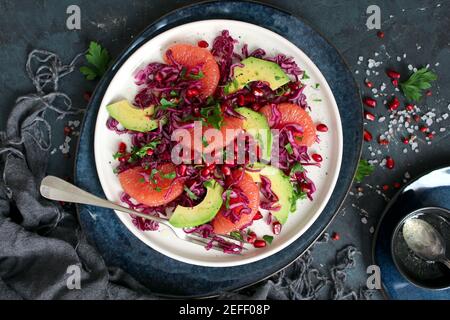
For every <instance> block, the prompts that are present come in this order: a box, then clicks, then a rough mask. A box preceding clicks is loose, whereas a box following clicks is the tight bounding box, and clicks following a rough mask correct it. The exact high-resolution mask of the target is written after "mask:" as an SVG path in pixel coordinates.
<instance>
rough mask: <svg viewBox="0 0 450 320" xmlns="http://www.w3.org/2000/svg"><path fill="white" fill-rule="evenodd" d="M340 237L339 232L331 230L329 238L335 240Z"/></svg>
mask: <svg viewBox="0 0 450 320" xmlns="http://www.w3.org/2000/svg"><path fill="white" fill-rule="evenodd" d="M340 238H341V236H340V235H339V233H337V232H333V233H332V234H331V240H333V241H337V240H339V239H340Z"/></svg>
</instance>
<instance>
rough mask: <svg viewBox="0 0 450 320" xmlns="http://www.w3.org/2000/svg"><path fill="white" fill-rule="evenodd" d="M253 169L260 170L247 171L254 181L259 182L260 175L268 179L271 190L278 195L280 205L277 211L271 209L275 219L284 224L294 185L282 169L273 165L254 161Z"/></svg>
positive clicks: (292, 196)
mask: <svg viewBox="0 0 450 320" xmlns="http://www.w3.org/2000/svg"><path fill="white" fill-rule="evenodd" d="M252 168H253V169H260V171H247V173H248V174H249V175H250V176H251V177H252V178H253V181H255V182H261V175H262V176H264V177H266V178H267V179H269V180H270V182H271V185H272V191H273V192H274V193H275V194H276V195H277V196H278V203H279V205H280V206H281V209H280V210H279V211H272V214H273V215H274V216H275V218H277V220H278V221H279V222H280V223H281V224H284V223H285V222H286V221H287V218H288V216H289V213H290V212H291V201H292V199H294V187H293V186H292V184H291V182H290V181H289V177H288V176H286V175H285V174H284V173H283V171H281V170H280V169H278V168H275V167H273V166H269V165H265V164H262V163H255V164H254V165H253V167H252Z"/></svg>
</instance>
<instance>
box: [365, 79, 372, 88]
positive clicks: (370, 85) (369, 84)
mask: <svg viewBox="0 0 450 320" xmlns="http://www.w3.org/2000/svg"><path fill="white" fill-rule="evenodd" d="M364 82H365V84H366V87H367V88H372V87H373V83H372V82H370V81H369V80H367V79H366V81H364Z"/></svg>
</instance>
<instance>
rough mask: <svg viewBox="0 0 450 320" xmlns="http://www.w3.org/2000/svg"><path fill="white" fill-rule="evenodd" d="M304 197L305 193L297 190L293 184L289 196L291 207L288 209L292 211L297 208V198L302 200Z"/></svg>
mask: <svg viewBox="0 0 450 320" xmlns="http://www.w3.org/2000/svg"><path fill="white" fill-rule="evenodd" d="M305 198H306V193H305V192H304V191H301V190H299V188H298V187H296V186H294V193H293V194H292V196H291V197H289V200H290V203H291V208H290V211H291V212H294V211H295V210H296V209H297V200H303V199H305Z"/></svg>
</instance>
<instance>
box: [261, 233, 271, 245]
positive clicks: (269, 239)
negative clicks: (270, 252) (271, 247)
mask: <svg viewBox="0 0 450 320" xmlns="http://www.w3.org/2000/svg"><path fill="white" fill-rule="evenodd" d="M263 239H264V241H266V242H267V243H268V244H272V241H273V237H272V236H269V235H265V236H263Z"/></svg>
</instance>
